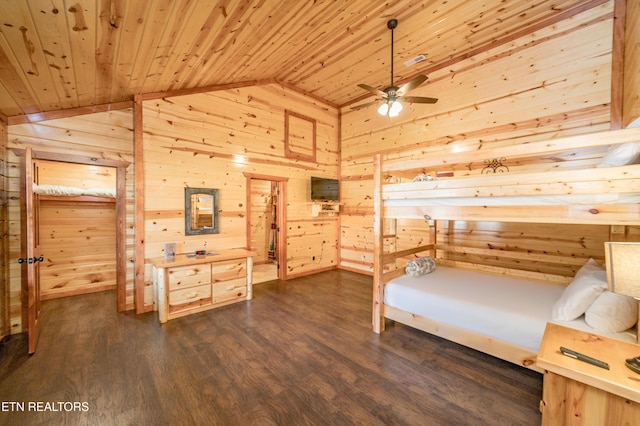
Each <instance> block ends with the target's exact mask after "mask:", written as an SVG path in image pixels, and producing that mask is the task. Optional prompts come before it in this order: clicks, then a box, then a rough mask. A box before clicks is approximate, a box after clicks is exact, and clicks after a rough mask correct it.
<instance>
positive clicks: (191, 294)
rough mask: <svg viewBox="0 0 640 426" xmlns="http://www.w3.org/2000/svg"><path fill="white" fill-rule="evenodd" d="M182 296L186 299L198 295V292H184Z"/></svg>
mask: <svg viewBox="0 0 640 426" xmlns="http://www.w3.org/2000/svg"><path fill="white" fill-rule="evenodd" d="M184 297H185V298H187V299H195V298H196V297H198V293H196V292H195V291H194V292H193V293H188V294H185V295H184Z"/></svg>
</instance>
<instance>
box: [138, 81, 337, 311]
mask: <svg viewBox="0 0 640 426" xmlns="http://www.w3.org/2000/svg"><path fill="white" fill-rule="evenodd" d="M285 110H290V111H293V112H295V113H297V114H301V115H303V116H305V117H309V118H311V119H314V120H316V122H317V135H316V136H317V140H316V149H317V152H316V161H315V162H311V161H306V160H300V159H295V158H286V157H285V148H284V140H285V134H284V132H285ZM143 117H144V118H143V122H144V197H145V198H144V200H145V212H144V214H145V238H144V241H145V258H146V259H149V258H153V257H159V256H162V255H163V248H164V244H165V243H167V242H175V243H176V245H177V251H178V252H179V253H184V252H191V251H193V250H196V249H202V248H206V249H208V250H216V249H224V248H232V247H245V246H246V241H247V227H246V220H247V218H246V213H247V208H246V202H247V194H246V179H245V177H244V175H243V173H250V174H254V175H261V176H271V177H282V178H288V181H287V185H286V187H287V193H286V195H285V203H286V211H285V212H280V213H281V214H284V215H286V216H285V217H286V219H287V230H286V232H287V240H286V249H287V256H286V262H287V267H286V275H287V276H288V277H292V276H296V275H302V274H308V273H312V272H316V271H319V270H322V269H325V268H332V267H336V265H337V248H336V247H337V240H338V220H339V219H338V218H337V217H334V218H332V219H326V218H313V217H312V216H311V204H310V196H309V184H310V177H311V176H314V175H315V176H323V177H332V178H336V177H337V176H338V159H339V148H338V138H339V133H338V111H337V109H335V108H332V107H329V106H327V105H325V104H322V103H320V102H318V101H317V100H314V99H312V98H310V97H308V96H305V95H303V94H301V93H298V92H295V91H293V90H290V89H288V88H285V87H282V86H280V85H278V84H266V85H258V86H251V87H244V88H237V89H228V90H220V91H214V92H209V93H202V94H190V95H183V96H173V97H164V98H162V99H153V100H145V101H144V102H143ZM186 186H190V187H204V188H217V189H218V190H219V192H218V196H219V205H220V233H219V234H215V235H196V236H188V237H185V235H184V216H183V210H184V188H185V187H186ZM313 258H315V260H312V259H313ZM151 270H152V268H151V265H150V264H149V263H147V265H146V267H145V283H146V286H147V287H149V286H150V285H151ZM145 303H147V301H146V300H145Z"/></svg>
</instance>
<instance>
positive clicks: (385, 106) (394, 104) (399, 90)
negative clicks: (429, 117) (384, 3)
mask: <svg viewBox="0 0 640 426" xmlns="http://www.w3.org/2000/svg"><path fill="white" fill-rule="evenodd" d="M397 26H398V20H397V19H391V20H389V22H387V28H389V29H390V30H391V61H390V64H391V85H390V86H389V87H387V88H386V89H384V90H379V89H376V88H375V87H371V86H369V85H367V84H358V86H359V87H360V88H362V89H364V90H367V91H369V92H372V93H375V94H376V95H378V96H380V97H381V98H382V99H378V101H383V103H382V104H381V105H380V106H379V107H378V114H380V115H386V116H387V117H397V116H398V114H399V113H400V111H402V104H401V103H400V102H398V99H402V100H403V101H404V102H409V103H420V104H434V103H436V102H437V101H438V100H437V99H435V98H426V97H423V96H406V95H407V93H408V92H409V91H410V90H413V89H415V88H416V87H418V86H419V85H421V84H422V83H424V82H425V81H426V80H427V76H426V75H423V74H421V75H418V76H416V77H414V78H413V79H412V80H410V81H408V82H406V83H404V84H403V85H402V86H400V87H398V86H396V85H395V84H394V80H393V30H394V29H395V28H396V27H397ZM417 58H418V57H416V58H414V59H417ZM420 58H421V60H422V58H424V55H420ZM376 102H377V101H373V102H369V103H366V104H362V105H356V106H353V107H351V109H355V110H357V109H360V108H364V107H366V106H369V105H371V104H375V103H376Z"/></svg>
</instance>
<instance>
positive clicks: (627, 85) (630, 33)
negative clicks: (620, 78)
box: [622, 0, 640, 127]
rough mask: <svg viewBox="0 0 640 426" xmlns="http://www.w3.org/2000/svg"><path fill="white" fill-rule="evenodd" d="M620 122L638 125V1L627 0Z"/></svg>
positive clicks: (639, 112)
mask: <svg viewBox="0 0 640 426" xmlns="http://www.w3.org/2000/svg"><path fill="white" fill-rule="evenodd" d="M625 21H626V28H625V43H624V44H625V46H626V50H625V55H624V56H625V59H624V86H623V87H624V100H623V105H622V122H623V125H624V126H625V127H626V126H628V125H629V124H631V123H632V122H635V125H636V126H640V25H638V23H639V22H640V2H639V1H634V0H627V13H626V19H625Z"/></svg>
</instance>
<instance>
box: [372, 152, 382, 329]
mask: <svg viewBox="0 0 640 426" xmlns="http://www.w3.org/2000/svg"><path fill="white" fill-rule="evenodd" d="M373 187H374V190H373V258H374V265H373V309H372V318H371V321H372V325H373V331H374V332H376V333H382V332H383V331H384V318H383V317H382V294H383V293H382V292H383V290H384V283H383V273H384V263H383V259H382V256H383V254H384V236H383V234H384V230H383V221H382V213H383V212H382V156H381V154H376V155H375V156H374V157H373Z"/></svg>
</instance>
